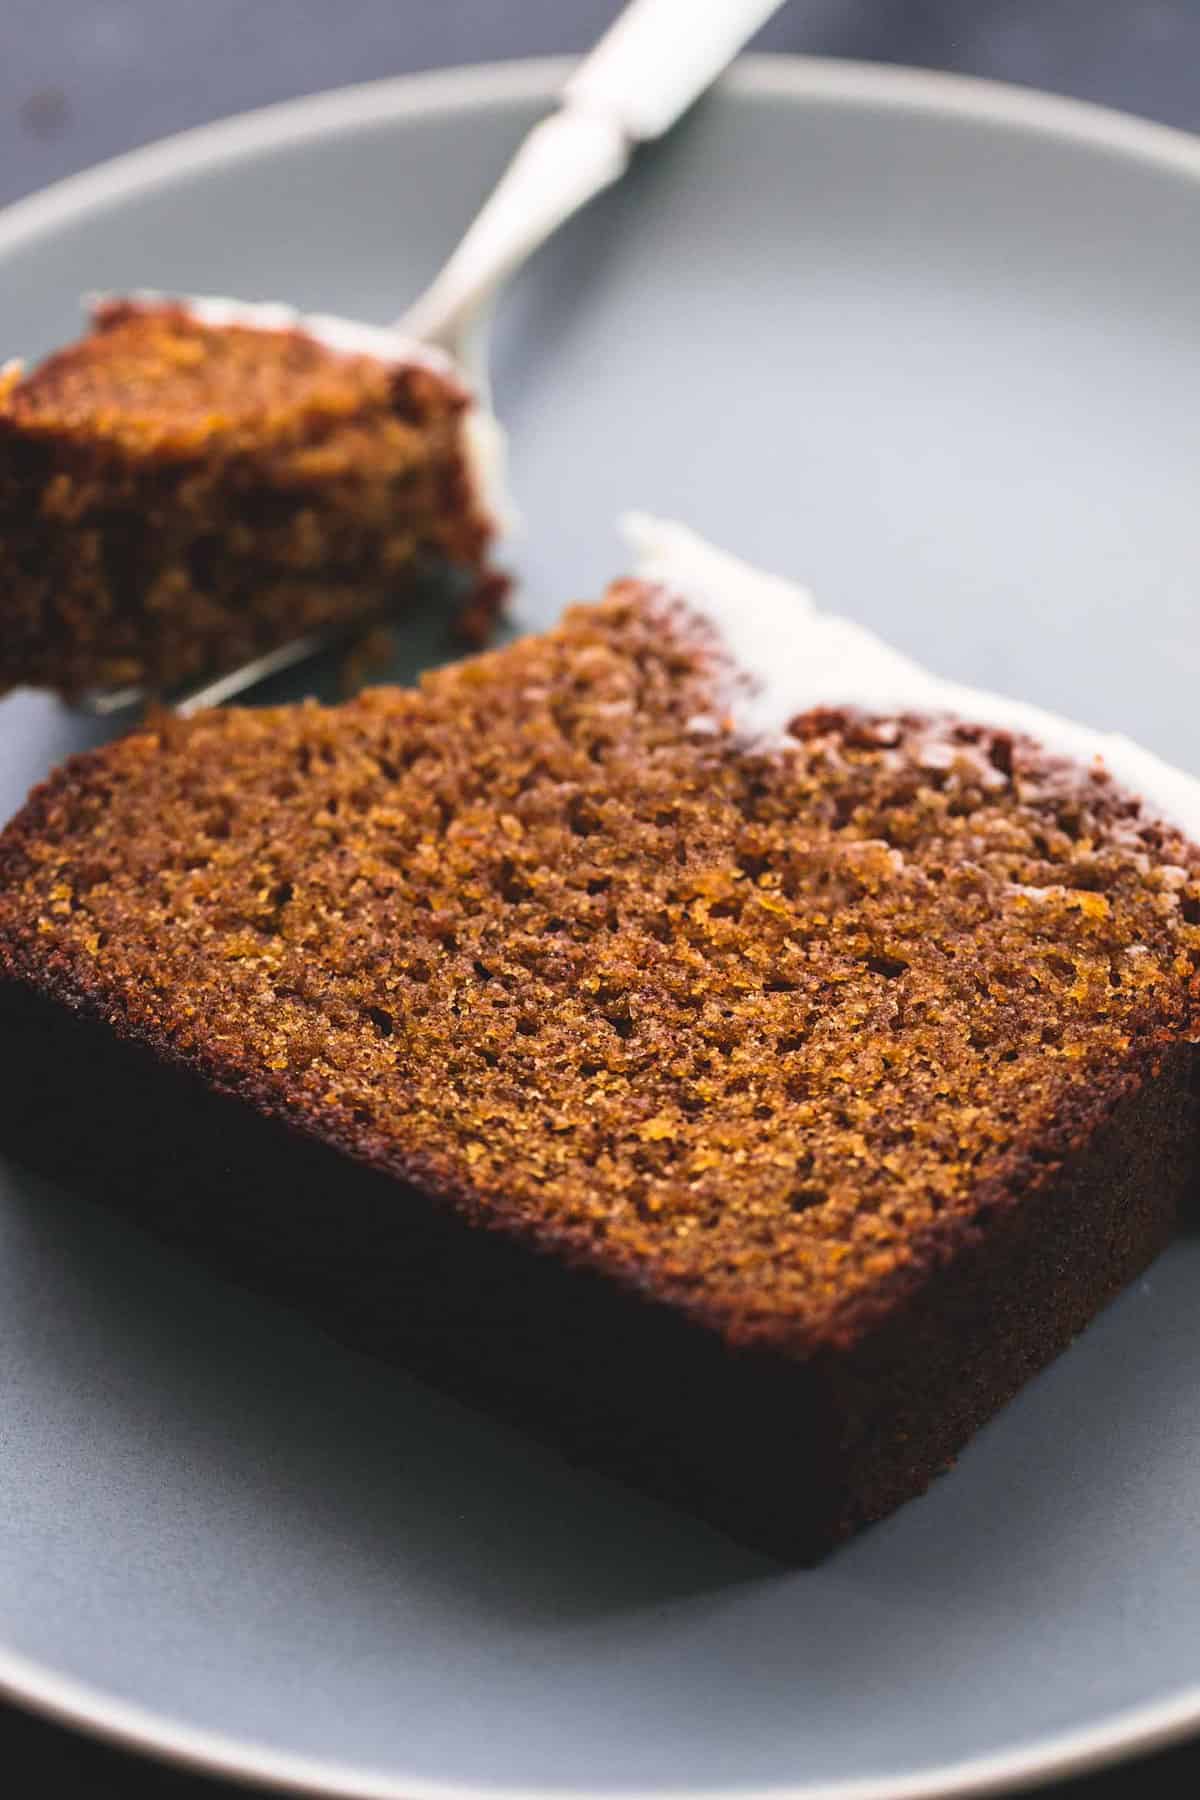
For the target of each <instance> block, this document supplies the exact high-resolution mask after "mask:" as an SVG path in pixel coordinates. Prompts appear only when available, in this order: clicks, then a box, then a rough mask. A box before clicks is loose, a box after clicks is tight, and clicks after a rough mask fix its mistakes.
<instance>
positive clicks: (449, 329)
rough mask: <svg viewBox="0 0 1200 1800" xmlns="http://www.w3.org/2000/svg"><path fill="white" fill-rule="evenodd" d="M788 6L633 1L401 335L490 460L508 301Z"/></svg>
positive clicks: (274, 665)
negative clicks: (506, 288)
mask: <svg viewBox="0 0 1200 1800" xmlns="http://www.w3.org/2000/svg"><path fill="white" fill-rule="evenodd" d="M780 4H781V0H631V3H630V4H629V5H627V6H626V7H625V8H624V10H623V11H622V12H621V13H620V14H618V16H617V18H616V19H615V21H614V22H613V24H612V25H611V26H610V27H609V29H608V31H607V32H606V33H605V35H604V36H603V37H602V38H601V39H600V42H599V43H598V44H597V45H596V46H595V48H594V49H593V50H592V51H591V52H590V53H589V54H588V55H587V56H585V57H584V58H583V60H582V61H581V62H580V63H578V64H577V65H576V67H575V69H574V70H573V72H572V73H571V75H570V76H569V77H568V79H567V81H566V82H565V84H564V86H563V88H562V91H561V94H560V96H559V104H558V106H557V108H556V110H555V111H554V112H552V113H551V114H549V116H548V117H546V118H544V119H542V120H541V121H540V122H539V123H538V124H537V125H535V126H534V127H533V129H532V131H530V132H529V134H528V136H527V137H526V138H525V139H524V140H523V142H522V143H521V145H520V146H519V148H518V150H517V152H516V155H515V156H514V157H513V160H512V161H511V163H510V164H509V165H508V167H507V169H506V170H505V171H504V173H503V175H502V176H501V177H500V180H499V182H498V184H497V185H496V187H495V188H494V189H493V190H492V192H491V194H490V196H489V197H488V199H487V200H486V201H485V202H484V204H483V207H482V209H481V210H480V212H479V213H478V214H477V215H476V217H475V219H474V221H473V222H472V223H471V225H470V226H469V227H468V228H467V231H466V234H465V235H464V236H463V238H462V239H461V240H460V242H459V243H458V246H457V247H456V249H455V250H454V251H453V252H452V253H451V255H450V257H449V259H448V260H447V262H446V263H445V264H444V265H443V267H442V268H441V270H440V271H439V273H438V274H437V275H436V276H435V277H434V279H433V281H432V282H431V283H430V285H429V286H428V287H427V288H426V289H425V291H424V293H422V294H421V295H420V297H419V298H418V299H417V300H415V301H414V302H413V304H412V305H411V306H410V307H409V309H408V311H407V312H406V313H404V314H403V315H402V317H401V318H400V319H398V320H397V321H396V323H395V326H394V328H393V329H394V330H395V331H396V333H397V334H398V335H402V336H403V337H404V338H407V339H408V340H410V342H411V341H412V340H416V341H417V342H419V343H421V344H425V345H428V346H431V347H433V348H436V349H439V350H441V351H443V352H445V353H446V354H448V355H449V356H450V357H451V359H452V360H453V362H454V363H455V365H456V366H457V367H458V369H459V370H460V371H461V373H462V375H463V377H464V379H465V380H466V382H467V384H468V386H469V387H470V388H471V389H472V391H473V393H474V396H475V399H476V404H477V413H476V424H477V429H478V431H479V433H480V436H481V437H482V438H483V440H484V441H483V443H482V444H481V445H480V449H481V451H482V452H483V454H484V455H485V456H488V457H490V458H491V459H492V461H493V463H494V464H495V465H497V466H499V465H500V464H501V463H502V459H503V434H502V432H501V429H500V426H499V424H498V422H497V421H496V419H495V416H494V414H493V412H492V409H491V382H490V374H489V339H490V327H491V318H492V313H493V310H494V305H495V301H496V297H497V295H498V293H499V291H500V289H501V288H502V286H503V285H504V283H505V282H506V281H507V280H508V279H509V277H510V276H511V275H512V274H513V273H514V272H515V271H516V270H517V269H518V268H520V266H521V265H522V264H523V263H524V262H525V261H526V260H527V259H528V258H529V257H530V256H531V255H532V254H533V252H534V251H535V250H537V249H538V248H539V247H540V246H541V245H542V244H543V243H545V241H546V239H547V238H548V237H550V235H551V234H552V233H553V232H555V231H556V230H557V229H558V228H559V226H560V225H562V224H564V223H565V222H566V221H567V220H568V219H569V218H571V217H572V216H573V215H574V214H575V213H576V212H578V211H579V210H580V208H581V207H583V206H585V205H586V204H587V203H588V201H589V200H591V199H593V198H594V197H595V196H596V195H597V194H599V193H601V192H602V191H603V190H604V189H605V188H607V187H610V186H611V185H612V183H613V182H615V181H617V180H619V178H620V177H621V176H622V175H623V174H624V173H625V170H626V169H627V168H628V167H629V163H630V160H631V158H632V155H633V152H634V150H635V149H636V148H637V146H638V145H639V144H642V143H645V142H648V141H650V140H651V139H653V138H657V137H661V136H662V135H663V133H664V132H666V131H667V130H669V128H670V127H671V126H672V125H673V124H674V123H675V122H676V120H677V119H678V118H680V116H681V115H682V114H683V113H684V112H686V111H687V109H688V107H689V106H691V104H692V102H693V101H694V100H696V99H698V98H699V96H700V95H701V94H702V93H703V92H704V90H705V89H706V88H707V87H709V86H710V85H711V84H712V82H713V81H715V80H716V78H717V76H718V75H719V74H720V73H721V72H722V71H723V70H724V69H725V67H726V66H727V64H728V63H729V62H731V61H732V59H733V58H734V57H735V56H736V55H737V53H738V51H739V50H740V49H741V48H742V46H743V45H744V44H745V43H746V42H747V40H748V39H749V38H751V37H752V36H753V35H754V33H755V32H756V31H757V30H758V28H759V26H760V25H762V24H763V23H764V21H765V20H766V19H767V18H768V17H769V16H770V15H771V13H773V12H775V11H776V10H777V8H778V7H779V5H780ZM336 641H340V638H335V637H334V636H333V635H329V634H313V635H309V636H306V637H303V638H296V639H294V640H292V641H291V642H289V643H285V644H282V645H280V646H278V647H277V648H276V649H274V650H270V651H268V652H266V653H265V654H264V655H262V656H257V657H254V658H253V659H252V660H250V661H247V662H245V663H242V664H241V665H239V667H237V668H235V669H231V670H228V671H226V672H225V673H223V674H220V675H217V676H215V677H214V678H212V679H211V680H206V681H204V682H202V683H201V684H200V685H198V686H192V687H189V688H188V689H186V690H185V691H184V692H182V693H181V694H177V695H176V696H175V698H174V702H173V709H174V710H175V711H176V712H177V713H180V714H184V715H186V714H188V713H192V712H198V711H199V710H200V709H201V708H203V707H208V706H218V705H220V704H221V703H222V702H223V701H225V700H231V699H233V698H234V697H235V696H237V695H239V694H244V693H246V692H247V691H248V690H249V689H251V688H253V687H256V686H257V685H258V684H259V683H260V682H262V681H265V680H266V679H267V678H268V677H269V676H272V675H277V674H279V673H281V672H282V671H283V670H285V669H290V668H293V667H295V666H296V665H297V664H299V663H302V662H306V661H308V660H309V659H310V658H311V657H313V656H315V655H317V654H318V653H319V652H320V651H322V650H325V649H328V648H330V647H331V646H332V645H333V643H334V642H336ZM144 698H145V695H144V694H143V693H142V692H141V690H139V689H134V688H122V689H108V690H104V691H97V692H93V693H92V694H90V695H88V696H86V697H85V699H84V701H83V702H82V704H83V706H84V707H85V709H86V710H87V711H88V712H90V713H92V714H94V715H97V716H101V717H107V716H110V715H112V714H114V713H117V712H120V711H122V710H124V709H125V708H126V707H128V706H130V705H133V704H136V703H137V702H138V701H139V700H142V699H144Z"/></svg>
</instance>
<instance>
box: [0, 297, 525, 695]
mask: <svg viewBox="0 0 1200 1800" xmlns="http://www.w3.org/2000/svg"><path fill="white" fill-rule="evenodd" d="M466 406H467V396H466V395H465V393H464V392H463V391H462V389H461V388H459V387H458V386H457V385H456V384H455V383H454V382H452V381H451V380H449V379H448V378H447V377H445V376H443V375H441V374H439V373H437V372H435V371H434V370H433V369H432V368H427V367H425V366H424V365H421V364H416V363H413V364H409V365H403V366H397V365H388V364H386V363H383V362H381V361H377V360H375V359H374V358H371V357H367V356H349V355H343V354H339V353H337V352H335V351H333V350H331V349H328V348H326V347H325V346H324V345H322V344H321V343H319V342H317V341H316V340H315V339H314V338H312V337H311V336H309V335H307V334H306V333H305V332H303V331H301V330H292V331H283V330H280V331H267V330H261V329H247V328H245V327H240V326H222V327H220V328H216V327H214V326H211V325H205V324H202V323H201V322H199V321H198V320H197V319H196V318H195V317H194V316H192V315H191V314H189V313H188V312H187V311H186V310H185V309H184V308H183V307H182V306H180V305H177V304H175V305H173V304H168V303H164V304H156V305H149V304H135V303H131V302H120V303H112V304H109V305H107V306H105V307H102V308H100V310H99V311H98V312H97V314H96V316H95V320H94V327H93V330H92V331H91V332H90V334H89V335H88V336H87V337H85V338H83V339H82V340H81V341H80V342H79V343H77V344H73V345H71V346H70V347H69V348H67V349H65V350H62V351H60V352H59V353H58V354H57V355H55V356H52V357H50V358H49V359H48V360H47V361H46V362H44V363H42V364H41V365H40V367H38V368H37V369H35V370H33V371H32V372H31V373H30V374H28V375H26V376H25V377H24V378H20V377H19V375H17V374H14V375H12V376H11V377H10V378H9V380H8V381H7V383H5V382H4V381H3V380H0V628H2V629H0V689H2V688H3V687H5V686H15V685H18V684H23V683H25V684H31V685H35V686H48V687H52V688H56V689H58V690H60V691H61V692H63V693H66V694H68V695H75V694H78V693H79V692H81V691H83V690H85V689H87V688H91V687H108V686H118V687H119V686H123V685H125V684H140V685H144V686H149V687H152V688H157V689H163V688H170V687H172V686H174V685H175V684H177V683H179V682H182V681H184V680H186V679H189V678H192V677H194V676H197V675H199V674H202V673H207V672H210V671H214V670H218V669H224V668H229V667H232V666H234V665H236V664H237V663H239V662H242V661H244V660H245V659H246V658H247V657H249V656H252V655H255V654H257V653H259V652H261V651H262V650H265V649H270V648H273V647H274V646H276V645H277V644H280V643H284V642H287V641H289V640H290V639H292V638H296V637H300V636H303V635H304V634H306V633H307V632H310V631H321V630H325V629H329V628H336V627H341V626H350V625H352V624H353V623H354V622H355V621H358V620H361V619H363V618H364V617H367V616H369V615H378V614H386V613H388V612H391V611H392V610H394V608H395V607H396V606H397V605H398V604H401V603H403V602H404V601H405V600H406V599H408V598H409V597H410V596H411V595H413V594H414V593H416V592H419V590H420V587H421V583H422V580H423V579H424V580H426V581H427V580H428V577H429V574H430V572H431V570H432V569H434V568H437V567H441V566H444V565H449V566H451V567H452V568H454V569H457V570H460V571H463V572H465V573H466V574H467V576H468V577H469V580H468V582H467V591H466V598H465V600H464V602H463V604H462V608H461V625H462V629H463V630H464V631H465V633H466V634H467V636H468V637H469V638H470V639H471V640H473V641H476V642H478V641H481V640H482V639H483V637H484V636H486V634H487V631H488V628H489V626H490V624H491V622H492V619H493V617H494V614H495V611H496V609H497V607H498V604H499V601H500V598H501V595H502V591H503V583H502V582H501V581H500V580H499V579H498V578H497V577H496V576H495V575H493V574H491V573H489V572H488V571H487V569H486V566H485V557H486V551H487V546H488V542H489V539H490V537H491V535H492V523H491V521H490V520H489V518H488V517H487V515H486V514H485V512H484V510H483V508H482V507H481V505H480V503H479V501H478V498H477V496H476V493H475V490H474V486H473V484H472V481H471V479H470V478H469V473H468V468H467V464H466V461H465V458H464V447H463V436H462V423H463V416H464V411H465V408H466Z"/></svg>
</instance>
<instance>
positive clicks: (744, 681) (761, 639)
mask: <svg viewBox="0 0 1200 1800" xmlns="http://www.w3.org/2000/svg"><path fill="white" fill-rule="evenodd" d="M622 531H623V534H624V536H625V538H626V540H627V542H628V543H629V544H630V546H631V548H632V549H633V551H634V553H635V572H636V574H637V575H638V576H639V578H640V579H641V580H643V581H648V582H652V583H654V584H655V585H657V586H659V587H661V588H663V589H664V590H665V591H667V592H669V593H671V594H673V595H675V596H677V597H678V598H679V599H681V600H683V601H684V602H685V603H686V604H687V605H688V606H689V607H690V608H691V609H692V610H693V611H694V612H696V613H698V614H700V616H701V617H702V618H703V620H704V621H705V623H706V624H707V625H708V627H709V628H710V629H711V630H712V631H713V632H714V633H715V635H716V636H717V637H718V638H719V640H720V642H721V644H722V645H723V647H724V650H725V652H726V655H727V656H728V659H729V662H730V664H731V665H732V667H733V669H734V671H735V674H734V677H733V679H732V680H731V681H730V683H729V685H728V689H727V692H726V694H725V695H724V696H723V698H724V700H725V703H726V706H727V710H728V714H729V717H730V719H731V720H732V723H733V727H734V729H735V731H736V732H737V733H738V734H739V735H741V736H744V737H745V738H746V739H747V740H748V741H750V742H751V743H754V744H755V745H757V746H759V747H764V746H774V747H780V746H782V745H784V744H786V743H788V742H791V741H793V740H791V739H790V738H789V736H788V725H789V723H790V721H791V720H793V719H794V718H795V717H796V716H797V714H799V713H802V712H806V711H808V710H809V709H811V708H815V707H846V706H850V707H855V708H861V709H862V710H863V711H866V712H870V713H874V714H878V715H881V716H883V717H884V718H886V717H887V716H889V715H891V714H903V713H927V714H929V715H931V717H933V718H938V717H942V716H951V717H955V718H958V719H975V720H978V721H979V722H980V723H983V724H988V725H994V726H999V727H1000V728H1002V729H1003V730H1006V731H1013V732H1019V733H1021V734H1023V735H1025V736H1028V737H1031V738H1035V739H1037V740H1038V742H1039V743H1041V744H1042V745H1044V746H1045V748H1046V749H1048V750H1050V751H1053V752H1056V753H1057V754H1060V755H1062V756H1067V757H1070V758H1071V759H1072V760H1073V761H1074V762H1078V763H1083V764H1093V765H1094V764H1096V763H1101V764H1103V766H1104V768H1106V769H1107V770H1108V771H1109V773H1110V774H1111V775H1112V776H1113V778H1114V780H1116V781H1118V782H1120V783H1121V785H1122V786H1123V787H1126V788H1128V789H1130V790H1131V792H1133V793H1135V794H1139V795H1140V796H1141V797H1142V799H1143V800H1144V801H1145V802H1146V803H1147V805H1148V808H1149V809H1150V811H1151V812H1153V813H1155V814H1157V815H1159V816H1161V817H1162V818H1163V819H1166V820H1169V821H1170V823H1172V824H1173V825H1175V826H1177V827H1178V828H1179V829H1180V830H1181V831H1184V832H1186V833H1187V834H1188V836H1189V837H1193V838H1196V837H1200V781H1197V780H1196V778H1195V777H1193V776H1191V775H1187V774H1185V773H1184V772H1183V771H1182V770H1181V769H1176V768H1174V767H1172V765H1171V764H1169V763H1167V762H1164V761H1163V759H1162V758H1161V757H1159V756H1156V755H1155V754H1154V753H1153V751H1150V750H1146V749H1144V748H1143V747H1142V746H1141V745H1140V744H1136V743H1134V742H1133V741H1132V740H1131V739H1129V738H1127V737H1124V736H1122V735H1121V734H1120V733H1117V732H1105V731H1098V730H1095V729H1094V728H1092V727H1091V726H1087V725H1079V724H1076V723H1075V722H1074V721H1073V720H1070V719H1065V718H1062V717H1061V716H1060V715H1058V714H1057V713H1053V712H1049V711H1047V710H1046V709H1044V708H1042V707H1039V706H1032V705H1030V704H1028V703H1027V702H1026V701H1023V700H1013V699H1010V698H1008V697H1007V696H1006V695H1002V694H994V693H990V692H988V691H987V690H986V689H983V688H975V687H970V686H968V685H967V684H966V683H963V682H956V681H948V680H944V679H943V678H942V677H941V676H939V675H935V674H934V673H933V672H932V671H931V670H929V669H925V668H922V667H921V665H920V664H919V663H916V662H914V661H913V660H912V658H911V657H908V656H905V655H904V653H903V652H902V651H900V650H896V649H893V647H892V646H891V645H890V644H888V643H886V642H885V641H884V640H883V639H882V638H880V637H877V636H876V634H875V633H874V632H873V631H869V630H868V629H867V628H866V626H863V625H859V624H857V623H856V622H855V621H854V620H853V619H846V618H841V617H839V616H838V615H836V614H834V613H827V612H822V611H821V610H820V608H819V607H818V606H817V605H816V603H815V601H814V600H813V598H812V596H811V594H809V592H808V591H807V590H806V589H805V588H803V587H801V586H800V585H799V584H797V583H795V582H791V581H787V580H785V579H783V578H782V577H780V576H778V575H772V574H768V573H766V572H764V571H763V570H761V569H757V568H755V567H754V566H753V565H752V564H750V563H746V562H743V561H741V560H740V559H739V558H738V557H735V556H731V555H729V554H728V552H726V551H723V550H718V549H716V548H715V547H714V546H713V545H711V544H709V543H707V542H706V541H705V540H704V539H703V538H702V537H700V536H699V535H698V534H697V533H696V532H694V531H691V530H690V529H689V528H688V527H687V526H685V525H680V524H677V523H675V522H674V521H672V520H666V519H656V518H652V517H650V516H649V515H648V514H645V513H639V512H634V513H629V514H627V515H626V516H625V518H624V519H623V520H622ZM695 723H696V724H697V725H698V726H700V727H701V728H703V725H704V721H703V720H700V719H698V720H697V721H695Z"/></svg>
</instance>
